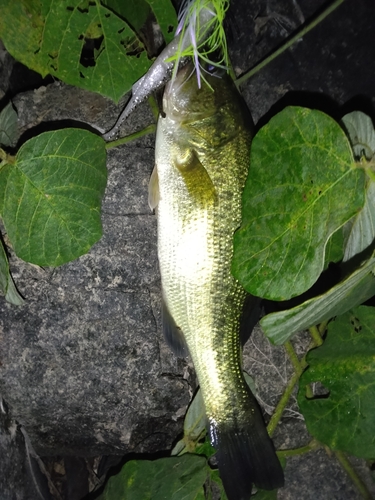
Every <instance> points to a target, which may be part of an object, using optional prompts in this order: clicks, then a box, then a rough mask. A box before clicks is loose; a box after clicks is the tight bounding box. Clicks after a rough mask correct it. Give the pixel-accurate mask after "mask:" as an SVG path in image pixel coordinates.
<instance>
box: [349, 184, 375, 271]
mask: <svg viewBox="0 0 375 500" xmlns="http://www.w3.org/2000/svg"><path fill="white" fill-rule="evenodd" d="M344 232H345V233H346V244H345V251H344V258H343V261H344V262H345V261H347V260H349V259H351V258H352V257H354V256H355V255H357V254H359V253H361V252H362V251H363V250H365V249H366V248H368V247H369V246H370V245H371V244H372V243H373V241H374V239H375V182H374V181H372V180H368V182H367V185H366V197H365V204H364V206H363V208H362V210H361V211H360V212H359V213H358V214H357V215H356V216H355V217H353V219H351V220H350V221H349V222H347V224H345V226H344Z"/></svg>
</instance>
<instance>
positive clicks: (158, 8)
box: [146, 0, 177, 43]
mask: <svg viewBox="0 0 375 500" xmlns="http://www.w3.org/2000/svg"><path fill="white" fill-rule="evenodd" d="M146 1H147V3H148V4H149V5H150V7H151V9H152V10H153V12H154V14H155V17H156V20H157V22H158V24H159V26H160V29H161V31H162V33H163V36H164V40H165V42H166V43H169V42H170V41H171V40H172V39H173V37H174V34H175V31H176V27H177V16H176V11H175V10H174V8H173V5H172V3H171V2H170V0H146Z"/></svg>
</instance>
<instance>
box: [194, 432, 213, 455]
mask: <svg viewBox="0 0 375 500" xmlns="http://www.w3.org/2000/svg"><path fill="white" fill-rule="evenodd" d="M194 453H196V454H197V455H204V456H205V457H206V458H210V457H212V455H215V453H216V449H215V448H214V447H213V446H212V444H211V443H210V440H209V438H208V436H207V435H206V437H205V440H204V442H203V443H202V444H199V445H198V446H197V447H196V448H195V451H194Z"/></svg>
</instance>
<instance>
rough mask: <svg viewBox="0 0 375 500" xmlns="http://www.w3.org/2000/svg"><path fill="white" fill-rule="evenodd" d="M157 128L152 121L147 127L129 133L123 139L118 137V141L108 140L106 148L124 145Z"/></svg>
mask: <svg viewBox="0 0 375 500" xmlns="http://www.w3.org/2000/svg"><path fill="white" fill-rule="evenodd" d="M155 130H156V125H155V124H154V123H152V124H151V125H148V126H147V127H146V128H143V129H142V130H139V131H138V132H134V134H130V135H127V136H125V137H121V139H117V140H116V141H111V142H107V143H106V145H105V148H106V149H111V148H116V147H117V146H122V144H127V143H128V142H131V141H134V140H135V139H139V137H143V136H144V135H147V134H152V133H153V132H155Z"/></svg>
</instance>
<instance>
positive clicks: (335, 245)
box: [324, 222, 349, 269]
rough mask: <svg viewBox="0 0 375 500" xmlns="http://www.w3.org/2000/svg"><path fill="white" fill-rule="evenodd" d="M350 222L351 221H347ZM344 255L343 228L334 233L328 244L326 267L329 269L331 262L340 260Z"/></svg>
mask: <svg viewBox="0 0 375 500" xmlns="http://www.w3.org/2000/svg"><path fill="white" fill-rule="evenodd" d="M347 224H349V222H348V223H347ZM343 255H344V235H343V228H340V229H339V230H338V231H336V232H335V233H333V235H332V236H331V238H330V239H329V240H328V242H327V245H326V253H325V263H324V269H327V267H328V265H329V263H330V262H339V261H340V260H342V258H343Z"/></svg>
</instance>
